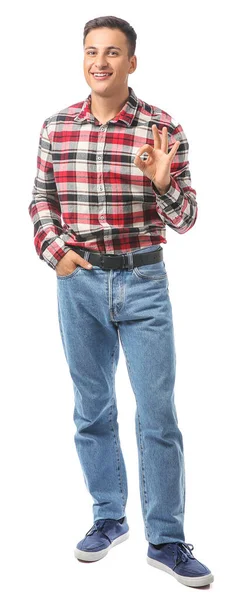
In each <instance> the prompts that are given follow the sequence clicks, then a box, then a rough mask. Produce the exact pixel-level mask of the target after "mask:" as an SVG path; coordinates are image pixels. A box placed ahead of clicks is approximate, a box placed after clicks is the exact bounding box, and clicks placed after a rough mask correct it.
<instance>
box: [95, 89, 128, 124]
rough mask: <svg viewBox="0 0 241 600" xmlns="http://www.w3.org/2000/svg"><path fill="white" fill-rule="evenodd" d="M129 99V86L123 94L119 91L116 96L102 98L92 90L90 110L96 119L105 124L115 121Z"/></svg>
mask: <svg viewBox="0 0 241 600" xmlns="http://www.w3.org/2000/svg"><path fill="white" fill-rule="evenodd" d="M128 97H129V89H128V86H126V87H125V88H124V89H123V90H122V92H121V93H120V92H118V91H117V92H116V94H115V95H112V96H108V97H103V96H100V95H99V94H96V93H95V92H94V91H93V90H92V93H91V105H90V110H91V112H92V114H93V115H94V117H96V119H98V121H99V122H100V123H101V124H104V123H106V121H109V120H110V119H113V117H115V116H116V115H117V114H118V113H119V112H120V110H121V109H122V108H123V106H124V105H125V104H126V102H127V100H128Z"/></svg>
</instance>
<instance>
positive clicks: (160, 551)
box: [147, 542, 214, 587]
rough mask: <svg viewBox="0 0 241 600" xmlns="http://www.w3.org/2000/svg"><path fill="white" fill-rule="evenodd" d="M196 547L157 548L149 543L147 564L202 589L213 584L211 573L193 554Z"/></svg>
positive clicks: (178, 545)
mask: <svg viewBox="0 0 241 600" xmlns="http://www.w3.org/2000/svg"><path fill="white" fill-rule="evenodd" d="M193 548H194V546H193V545H192V544H187V543H186V542H172V543H170V544H162V545H161V547H160V548H156V547H155V545H154V544H151V543H149V546H148V551H147V562H148V564H149V565H152V566H153V567H157V568H158V569H162V571H166V573H169V574H170V575H173V577H175V578H176V579H177V581H179V582H180V583H183V584H184V585H190V586H192V587H202V586H204V585H208V584H209V583H212V582H213V580H214V576H213V575H212V573H211V571H210V570H209V569H208V568H207V567H206V565H204V564H203V563H201V562H199V561H198V560H197V559H196V558H195V557H194V556H193V554H192V550H193Z"/></svg>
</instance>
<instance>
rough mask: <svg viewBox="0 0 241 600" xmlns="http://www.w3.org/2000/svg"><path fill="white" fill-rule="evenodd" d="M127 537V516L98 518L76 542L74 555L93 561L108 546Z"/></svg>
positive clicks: (102, 555)
mask: <svg viewBox="0 0 241 600" xmlns="http://www.w3.org/2000/svg"><path fill="white" fill-rule="evenodd" d="M128 537H129V526H128V524H127V518H126V516H125V517H122V518H121V519H118V520H116V519H98V520H97V521H95V522H94V525H92V527H91V528H90V529H89V531H87V533H86V534H85V537H84V538H83V539H82V540H80V542H79V543H78V544H77V546H76V548H75V551H74V555H75V557H76V558H77V559H78V560H86V561H94V560H99V559H100V558H103V557H104V556H105V555H106V554H107V552H109V550H110V548H113V546H116V545H117V544H120V543H121V542H124V541H125V540H126V539H127V538H128Z"/></svg>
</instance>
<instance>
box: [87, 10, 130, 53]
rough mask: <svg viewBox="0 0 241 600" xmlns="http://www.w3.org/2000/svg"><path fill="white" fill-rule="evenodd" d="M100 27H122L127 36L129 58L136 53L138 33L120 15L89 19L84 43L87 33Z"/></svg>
mask: <svg viewBox="0 0 241 600" xmlns="http://www.w3.org/2000/svg"><path fill="white" fill-rule="evenodd" d="M98 27H109V29H120V30H121V31H123V33H124V34H125V36H126V38H127V45H128V58H129V59H130V58H131V57H132V56H133V55H134V54H135V49H136V38H137V34H136V32H135V30H134V29H133V27H131V25H130V24H129V23H128V22H127V21H125V20H124V19H120V18H119V17H112V16H108V17H97V18H96V19H91V21H87V23H85V26H84V35H83V45H84V43H85V38H86V36H87V34H88V33H89V32H90V31H91V30H92V29H97V28H98Z"/></svg>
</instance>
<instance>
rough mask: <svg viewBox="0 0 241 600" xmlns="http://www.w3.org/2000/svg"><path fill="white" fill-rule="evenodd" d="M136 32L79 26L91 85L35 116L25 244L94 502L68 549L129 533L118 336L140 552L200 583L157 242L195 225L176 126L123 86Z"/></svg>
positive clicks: (95, 552)
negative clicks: (48, 289) (51, 304)
mask: <svg viewBox="0 0 241 600" xmlns="http://www.w3.org/2000/svg"><path fill="white" fill-rule="evenodd" d="M136 37H137V36H136V33H135V31H134V29H133V28H132V27H131V26H130V25H129V23H127V22H126V21H124V20H122V19H119V18H117V17H100V18H97V19H93V20H92V21H89V22H88V23H86V25H85V28H84V75H85V79H86V82H87V83H88V85H89V86H90V88H91V94H90V95H89V96H88V97H87V98H86V99H85V100H83V101H81V102H78V103H77V104H74V105H71V106H69V107H67V108H65V109H63V110H61V111H60V112H58V113H56V114H54V115H52V116H50V117H48V118H47V119H46V120H45V121H44V123H43V126H42V129H41V134H40V140H39V149H38V162H37V175H36V178H35V182H34V188H33V198H32V202H31V203H30V205H29V213H30V216H31V218H32V221H33V223H34V243H35V248H36V251H37V253H38V255H39V257H40V258H41V259H42V260H45V261H46V263H47V264H48V265H49V266H50V267H51V268H53V269H54V270H55V271H56V283H57V297H58V317H59V324H60V333H61V338H62V342H63V348H64V352H65V356H66V360H67V363H68V366H69V371H70V375H71V378H72V381H73V388H74V399H75V403H74V415H73V416H74V421H75V424H76V433H75V444H76V449H77V453H78V456H79V460H80V464H81V467H82V470H83V474H84V479H85V483H86V486H87V488H88V491H89V492H90V494H91V496H92V498H93V501H94V503H93V516H94V524H93V525H92V527H91V528H90V530H89V531H88V532H87V533H86V534H85V537H84V538H83V539H82V540H81V541H80V542H79V543H78V544H77V546H76V548H75V556H76V558H78V559H79V560H85V561H86V560H87V561H95V560H99V559H100V558H102V557H103V556H105V555H106V554H107V552H108V551H109V549H110V548H112V547H113V546H114V545H116V544H118V543H120V542H122V541H124V540H125V539H126V538H127V537H128V535H129V526H128V524H127V518H126V515H125V508H126V502H127V475H126V469H125V463H124V459H123V455H122V450H121V446H120V440H119V426H118V421H117V405H116V395H115V383H114V377H115V371H116V368H117V364H118V358H119V342H120V341H121V344H122V347H123V351H124V353H125V357H126V363H127V367H128V372H129V376H130V382H131V385H132V388H133V392H134V394H135V398H136V420H135V423H136V439H137V446H138V458H139V482H140V498H141V506H142V513H143V520H144V526H145V536H146V539H147V540H148V542H149V544H148V552H147V561H148V563H149V564H150V565H153V566H155V567H158V568H160V569H163V570H164V571H167V572H168V573H170V574H171V575H173V576H174V577H175V578H176V579H177V580H178V581H179V582H181V583H183V584H185V585H189V586H196V587H198V586H204V585H207V584H209V583H211V582H212V581H213V579H214V578H213V575H212V574H211V572H210V570H209V569H208V568H207V567H206V566H205V565H204V564H202V563H200V562H199V561H198V560H197V559H196V558H195V557H194V556H193V554H192V549H193V545H192V544H187V543H186V542H185V537H184V530H183V523H184V507H185V473H184V456H183V439H182V434H181V432H180V430H179V428H178V421H177V413H176V407H175V402H174V383H175V369H176V354H175V345H174V331H173V322H172V307H171V301H170V297H169V288H168V275H167V270H166V266H165V262H164V260H163V248H162V246H161V243H163V244H165V243H166V225H168V226H169V227H171V228H172V229H174V230H175V231H176V232H177V233H180V234H182V233H185V232H187V231H188V230H189V229H190V228H191V227H193V225H194V223H195V221H196V218H197V202H196V192H195V190H194V189H193V188H192V187H191V177H190V171H189V162H188V142H187V139H186V136H185V133H184V131H183V129H182V127H181V125H180V124H178V123H176V122H174V120H173V118H172V117H171V116H170V115H169V114H167V113H166V112H164V111H163V110H161V109H160V108H158V107H156V106H153V105H150V104H148V103H147V102H144V101H143V100H140V99H138V98H137V96H136V94H135V93H134V90H133V89H132V88H131V87H129V86H128V76H129V74H131V73H133V72H134V71H135V69H136V67H137V59H136V56H135V45H136ZM144 155H145V156H146V160H144ZM141 156H143V158H141ZM61 218H62V219H63V221H62V220H61Z"/></svg>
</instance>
